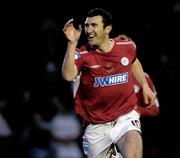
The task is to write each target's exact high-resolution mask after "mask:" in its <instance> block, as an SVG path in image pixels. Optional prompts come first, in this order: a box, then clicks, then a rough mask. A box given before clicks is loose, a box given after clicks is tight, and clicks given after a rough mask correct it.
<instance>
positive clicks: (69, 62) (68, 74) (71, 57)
mask: <svg viewBox="0 0 180 158" xmlns="http://www.w3.org/2000/svg"><path fill="white" fill-rule="evenodd" d="M63 32H64V35H65V36H66V38H67V39H68V44H67V50H66V54H65V57H64V61H63V65H62V76H63V78H64V79H65V80H67V81H72V80H73V79H74V78H75V77H76V76H77V67H76V65H75V49H76V46H77V44H78V41H79V38H80V35H81V32H82V27H81V26H80V25H79V28H78V30H76V29H75V28H74V26H73V19H70V20H69V21H68V22H67V23H66V24H65V25H64V28H63Z"/></svg>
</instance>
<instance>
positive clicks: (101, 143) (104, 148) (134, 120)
mask: <svg viewBox="0 0 180 158" xmlns="http://www.w3.org/2000/svg"><path fill="white" fill-rule="evenodd" d="M130 130H137V131H139V132H141V127H140V121H139V114H138V113H137V112H136V111H135V110H133V111H131V112H129V113H128V114H125V115H123V116H120V117H119V118H118V119H117V120H116V121H111V122H107V123H104V124H96V125H92V124H90V125H89V126H88V127H87V128H86V131H85V134H84V136H83V148H84V152H85V154H86V155H88V158H105V157H106V154H107V152H108V150H109V148H110V146H111V144H112V143H116V142H117V141H118V140H119V139H120V137H121V136H122V135H124V134H125V133H126V132H128V131H130Z"/></svg>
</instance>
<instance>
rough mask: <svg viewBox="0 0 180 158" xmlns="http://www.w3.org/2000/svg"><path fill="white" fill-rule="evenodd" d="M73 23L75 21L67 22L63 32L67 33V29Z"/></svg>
mask: <svg viewBox="0 0 180 158" xmlns="http://www.w3.org/2000/svg"><path fill="white" fill-rule="evenodd" d="M72 23H73V19H70V20H68V21H67V22H66V24H65V25H64V28H63V30H62V31H63V32H65V31H66V29H67V27H68V26H70V25H71V24H72Z"/></svg>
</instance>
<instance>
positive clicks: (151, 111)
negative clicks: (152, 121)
mask: <svg viewBox="0 0 180 158" xmlns="http://www.w3.org/2000/svg"><path fill="white" fill-rule="evenodd" d="M145 77H146V81H147V83H148V85H149V87H150V88H151V90H152V91H153V92H154V93H155V94H156V93H157V92H156V89H155V86H154V84H153V82H152V79H151V78H150V76H149V75H148V74H147V73H145ZM133 78H134V77H133ZM133 81H134V90H135V93H136V96H137V111H138V112H140V114H141V116H156V115H158V114H159V102H158V99H157V101H156V106H153V107H151V108H147V106H146V105H145V104H144V98H143V94H142V87H141V86H140V85H139V83H138V82H137V80H136V79H135V78H134V79H133Z"/></svg>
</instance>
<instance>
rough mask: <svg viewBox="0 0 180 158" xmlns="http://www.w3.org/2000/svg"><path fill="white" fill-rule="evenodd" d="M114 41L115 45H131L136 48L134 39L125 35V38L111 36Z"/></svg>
mask: <svg viewBox="0 0 180 158" xmlns="http://www.w3.org/2000/svg"><path fill="white" fill-rule="evenodd" d="M113 40H114V42H115V44H116V45H127V46H132V47H134V48H135V49H136V44H135V43H134V41H133V40H132V39H131V38H129V37H127V38H119V37H115V38H113Z"/></svg>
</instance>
